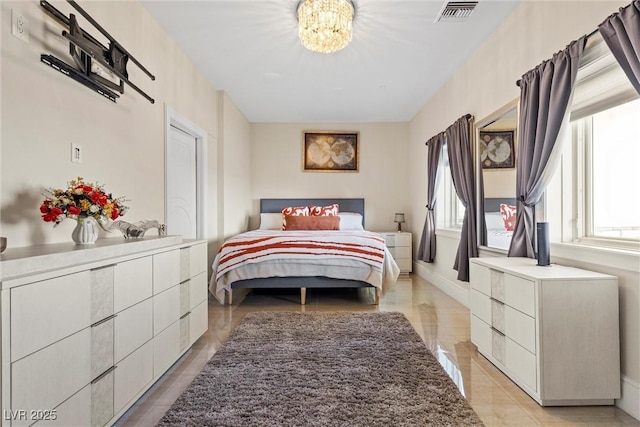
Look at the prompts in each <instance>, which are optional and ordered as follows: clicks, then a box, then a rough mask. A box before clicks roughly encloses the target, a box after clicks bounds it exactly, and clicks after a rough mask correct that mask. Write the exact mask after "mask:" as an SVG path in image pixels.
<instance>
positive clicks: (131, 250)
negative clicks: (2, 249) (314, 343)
mask: <svg viewBox="0 0 640 427" xmlns="http://www.w3.org/2000/svg"><path fill="white" fill-rule="evenodd" d="M0 259H1V262H0V277H1V281H0V304H1V309H2V324H1V331H2V341H1V343H2V344H1V352H0V361H1V368H2V369H1V371H0V372H1V376H0V381H1V386H2V398H1V406H2V415H3V416H2V426H23V425H32V424H34V423H35V425H37V426H43V425H56V426H103V425H111V424H113V423H115V421H117V419H118V418H119V417H120V416H121V415H122V414H124V412H125V411H126V410H127V409H128V408H129V407H131V406H132V405H133V404H134V403H135V401H136V400H137V399H138V398H139V397H140V396H141V395H142V394H143V393H144V392H145V391H146V390H147V389H149V387H151V386H152V385H153V383H154V382H155V381H156V380H158V379H159V378H160V376H161V375H162V374H163V373H164V372H165V371H166V370H167V369H168V368H169V367H170V366H171V365H172V364H173V363H174V362H175V361H176V360H177V359H178V358H179V357H180V356H181V355H182V354H184V352H185V351H187V350H188V348H189V347H190V346H191V345H192V344H193V342H194V341H195V340H196V339H197V338H198V337H200V336H201V335H202V334H203V333H204V332H205V331H206V330H207V327H208V319H207V317H208V315H207V277H206V275H207V247H206V242H205V241H184V242H183V241H182V239H181V238H180V237H178V236H163V237H150V238H144V239H141V240H124V241H123V240H121V239H103V240H98V242H97V243H96V244H95V245H92V246H90V247H86V248H82V247H78V246H75V245H73V244H56V245H43V246H34V247H29V248H15V249H10V250H8V251H7V252H6V253H4V254H2V257H1V258H0Z"/></svg>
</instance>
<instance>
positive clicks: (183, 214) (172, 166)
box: [167, 125, 198, 239]
mask: <svg viewBox="0 0 640 427" xmlns="http://www.w3.org/2000/svg"><path fill="white" fill-rule="evenodd" d="M196 144H197V139H196V137H194V136H193V135H190V134H188V133H187V132H185V131H183V130H181V129H178V128H176V127H174V126H173V125H171V126H169V141H168V144H167V234H179V235H181V236H182V237H183V238H184V239H195V238H197V237H198V235H197V233H198V202H197V194H198V188H197V183H198V179H197V177H198V171H197V164H198V163H197V150H196Z"/></svg>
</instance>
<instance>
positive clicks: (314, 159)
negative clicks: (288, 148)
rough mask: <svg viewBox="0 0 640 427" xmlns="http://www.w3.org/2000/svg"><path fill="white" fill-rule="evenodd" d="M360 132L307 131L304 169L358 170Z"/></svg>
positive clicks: (305, 133) (328, 170)
mask: <svg viewBox="0 0 640 427" xmlns="http://www.w3.org/2000/svg"><path fill="white" fill-rule="evenodd" d="M358 139H359V133H358V132H343V131H336V132H333V131H309V132H307V131H305V132H304V135H303V140H302V157H303V158H302V169H303V170H304V171H308V172H357V171H358V158H359V154H360V153H359V148H360V147H359V146H358V142H359V141H358Z"/></svg>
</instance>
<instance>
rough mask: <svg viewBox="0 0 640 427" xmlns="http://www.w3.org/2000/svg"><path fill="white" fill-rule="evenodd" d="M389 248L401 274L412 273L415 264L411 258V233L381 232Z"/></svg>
mask: <svg viewBox="0 0 640 427" xmlns="http://www.w3.org/2000/svg"><path fill="white" fill-rule="evenodd" d="M378 234H380V236H382V237H383V238H384V240H385V242H386V244H387V248H389V252H391V255H392V256H393V259H394V260H396V263H397V264H398V267H400V273H411V271H412V270H413V262H412V258H411V256H412V255H411V253H412V248H411V233H407V232H403V231H382V232H379V233H378Z"/></svg>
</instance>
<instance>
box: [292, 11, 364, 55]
mask: <svg viewBox="0 0 640 427" xmlns="http://www.w3.org/2000/svg"><path fill="white" fill-rule="evenodd" d="M353 14H354V10H353V3H352V2H351V0H302V1H301V2H300V3H299V4H298V36H299V37H300V41H301V42H302V45H303V46H304V47H306V48H307V49H309V50H312V51H314V52H321V53H332V52H337V51H339V50H340V49H342V48H344V47H345V46H346V45H348V44H349V42H350V41H351V22H352V21H353Z"/></svg>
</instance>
